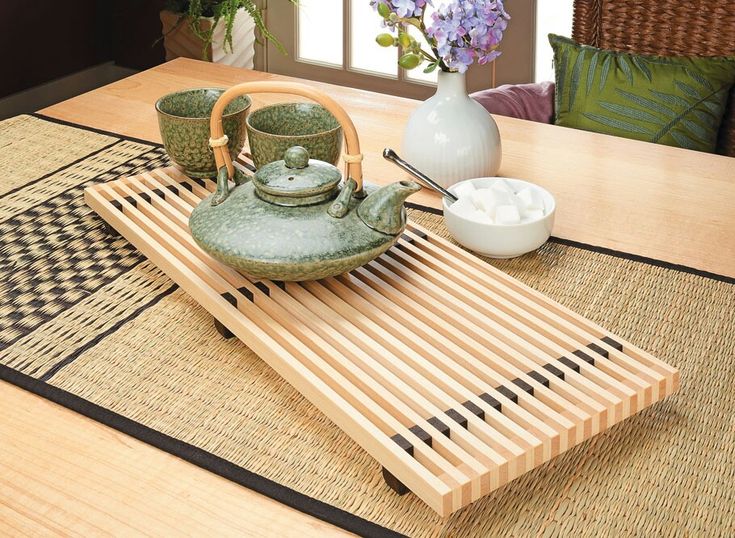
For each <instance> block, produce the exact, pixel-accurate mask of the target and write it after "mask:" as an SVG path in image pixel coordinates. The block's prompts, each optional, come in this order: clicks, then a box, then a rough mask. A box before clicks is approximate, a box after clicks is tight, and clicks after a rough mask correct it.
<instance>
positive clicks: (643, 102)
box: [615, 88, 676, 118]
mask: <svg viewBox="0 0 735 538" xmlns="http://www.w3.org/2000/svg"><path fill="white" fill-rule="evenodd" d="M615 91H616V92H617V93H619V94H620V95H622V96H623V97H624V98H625V99H627V100H628V101H631V102H633V103H635V104H637V105H638V106H641V107H643V108H647V109H648V110H651V111H653V112H656V113H658V114H661V115H663V116H667V117H669V118H673V117H675V116H676V111H675V110H672V109H671V108H669V107H667V106H664V105H662V104H661V103H659V102H658V101H654V100H653V99H648V98H647V97H642V96H640V95H636V94H634V93H630V92H627V91H625V90H621V89H620V88H615ZM651 91H653V90H651Z"/></svg>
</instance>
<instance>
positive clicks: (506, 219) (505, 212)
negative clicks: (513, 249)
mask: <svg viewBox="0 0 735 538" xmlns="http://www.w3.org/2000/svg"><path fill="white" fill-rule="evenodd" d="M495 222H497V223H498V224H519V223H520V222H521V214H520V212H519V211H518V207H517V206H516V205H514V204H509V205H499V206H498V207H496V208H495Z"/></svg>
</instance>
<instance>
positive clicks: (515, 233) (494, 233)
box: [442, 177, 556, 258]
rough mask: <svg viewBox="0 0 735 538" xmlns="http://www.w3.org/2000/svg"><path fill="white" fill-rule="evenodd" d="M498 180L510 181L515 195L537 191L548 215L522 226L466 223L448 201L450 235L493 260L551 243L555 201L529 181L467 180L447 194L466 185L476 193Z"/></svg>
mask: <svg viewBox="0 0 735 538" xmlns="http://www.w3.org/2000/svg"><path fill="white" fill-rule="evenodd" d="M496 179H504V180H505V181H507V182H508V184H509V185H510V186H511V187H512V188H513V190H514V191H515V192H518V191H519V190H521V189H523V188H524V187H529V186H532V187H535V188H537V189H538V190H539V192H540V193H541V195H542V196H543V199H544V204H545V206H546V208H547V211H546V214H545V215H544V216H543V217H541V218H540V219H538V220H534V221H531V222H524V223H521V224H487V223H483V222H476V221H473V220H470V219H466V218H464V217H462V216H460V215H458V214H457V213H455V212H454V211H451V210H450V209H449V204H448V203H447V202H448V200H447V198H444V200H443V202H442V204H443V207H444V222H445V224H446V225H447V229H448V230H449V233H451V234H452V237H454V239H455V240H456V241H457V243H459V244H460V245H463V246H465V247H467V248H468V249H470V250H472V251H474V252H477V253H478V254H483V255H485V256H490V257H491V258H514V257H516V256H520V255H522V254H526V253H527V252H531V251H532V250H536V249H537V248H539V247H540V246H541V245H543V244H544V243H545V242H546V241H547V240H548V239H549V236H550V235H551V228H552V227H553V225H554V214H555V213H556V201H555V200H554V197H553V196H552V195H551V193H549V191H547V190H546V189H543V188H542V187H539V186H538V185H534V184H533V183H529V182H528V181H523V180H521V179H512V178H507V177H503V178H499V177H483V178H477V179H467V180H465V181H460V182H459V183H455V184H454V185H452V186H451V187H449V189H448V190H449V192H451V193H452V194H454V193H455V189H456V188H457V187H458V186H459V185H462V184H464V183H472V185H473V186H474V187H475V188H476V189H482V188H487V187H490V185H491V184H492V183H493V182H494V181H495V180H496Z"/></svg>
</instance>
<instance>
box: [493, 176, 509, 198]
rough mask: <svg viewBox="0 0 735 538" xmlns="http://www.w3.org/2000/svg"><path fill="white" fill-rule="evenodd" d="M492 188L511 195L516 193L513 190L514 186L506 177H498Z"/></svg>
mask: <svg viewBox="0 0 735 538" xmlns="http://www.w3.org/2000/svg"><path fill="white" fill-rule="evenodd" d="M490 188H491V189H494V190H496V191H498V192H504V193H506V194H510V195H511V196H512V195H513V194H515V191H514V190H513V187H511V186H510V185H509V184H508V182H507V181H505V180H504V179H496V180H495V181H494V182H493V184H492V185H491V186H490Z"/></svg>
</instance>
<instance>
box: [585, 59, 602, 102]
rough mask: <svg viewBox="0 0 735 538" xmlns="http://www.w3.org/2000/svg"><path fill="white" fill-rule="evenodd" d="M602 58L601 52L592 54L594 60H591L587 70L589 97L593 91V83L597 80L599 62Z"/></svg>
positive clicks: (587, 92)
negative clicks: (596, 73)
mask: <svg viewBox="0 0 735 538" xmlns="http://www.w3.org/2000/svg"><path fill="white" fill-rule="evenodd" d="M599 58H600V51H597V50H596V51H594V52H593V53H592V59H591V60H590V65H589V67H588V68H587V90H586V92H585V93H586V94H587V95H589V93H590V90H591V89H592V83H593V82H594V80H595V71H597V61H598V60H599Z"/></svg>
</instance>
